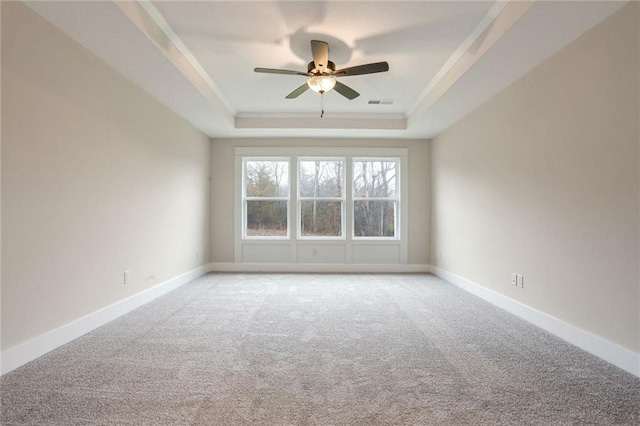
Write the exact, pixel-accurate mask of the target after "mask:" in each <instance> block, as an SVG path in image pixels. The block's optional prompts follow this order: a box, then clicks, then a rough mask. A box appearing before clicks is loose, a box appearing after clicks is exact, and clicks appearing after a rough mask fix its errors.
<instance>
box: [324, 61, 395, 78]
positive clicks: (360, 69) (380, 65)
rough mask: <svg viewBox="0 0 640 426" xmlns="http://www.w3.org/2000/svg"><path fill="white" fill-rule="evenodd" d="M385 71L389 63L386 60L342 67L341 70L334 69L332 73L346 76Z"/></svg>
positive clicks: (387, 69)
mask: <svg viewBox="0 0 640 426" xmlns="http://www.w3.org/2000/svg"><path fill="white" fill-rule="evenodd" d="M385 71H389V64H388V63H387V62H375V63H373V64H365V65H358V66H355V67H349V68H342V69H341V70H336V72H334V73H333V75H337V76H341V77H342V76H344V77H348V76H350V75H362V74H374V73H377V72H385Z"/></svg>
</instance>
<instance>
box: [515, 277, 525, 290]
mask: <svg viewBox="0 0 640 426" xmlns="http://www.w3.org/2000/svg"><path fill="white" fill-rule="evenodd" d="M516 285H517V286H518V287H520V288H524V275H518V279H517V284H516Z"/></svg>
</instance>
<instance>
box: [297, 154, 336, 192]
mask: <svg viewBox="0 0 640 426" xmlns="http://www.w3.org/2000/svg"><path fill="white" fill-rule="evenodd" d="M298 182H299V183H298V185H300V196H301V197H320V198H327V197H336V198H339V197H342V161H340V160H322V161H301V162H300V178H299V180H298Z"/></svg>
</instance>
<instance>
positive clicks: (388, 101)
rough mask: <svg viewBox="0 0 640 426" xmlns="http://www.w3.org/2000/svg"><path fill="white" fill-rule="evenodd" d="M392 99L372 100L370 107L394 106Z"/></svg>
mask: <svg viewBox="0 0 640 426" xmlns="http://www.w3.org/2000/svg"><path fill="white" fill-rule="evenodd" d="M394 102H395V101H393V100H392V99H370V100H369V105H393V103H394Z"/></svg>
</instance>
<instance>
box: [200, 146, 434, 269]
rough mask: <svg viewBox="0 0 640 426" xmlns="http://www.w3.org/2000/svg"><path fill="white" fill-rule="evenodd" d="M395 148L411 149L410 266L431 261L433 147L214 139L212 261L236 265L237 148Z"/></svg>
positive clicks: (212, 162)
mask: <svg viewBox="0 0 640 426" xmlns="http://www.w3.org/2000/svg"><path fill="white" fill-rule="evenodd" d="M279 146H291V147H305V146H307V147H322V146H327V147H392V148H408V149H409V182H408V184H409V192H410V197H409V230H410V231H409V234H410V235H409V241H408V259H407V260H408V263H412V264H428V261H429V214H430V207H429V196H430V195H429V189H430V185H429V144H428V142H427V141H425V140H402V139H393V140H387V139H293V138H292V139H214V140H213V141H212V148H211V205H212V209H211V258H212V261H213V262H233V261H234V233H233V232H234V216H233V214H234V210H233V203H234V198H233V190H234V186H233V182H234V155H233V150H234V148H235V147H279Z"/></svg>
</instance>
